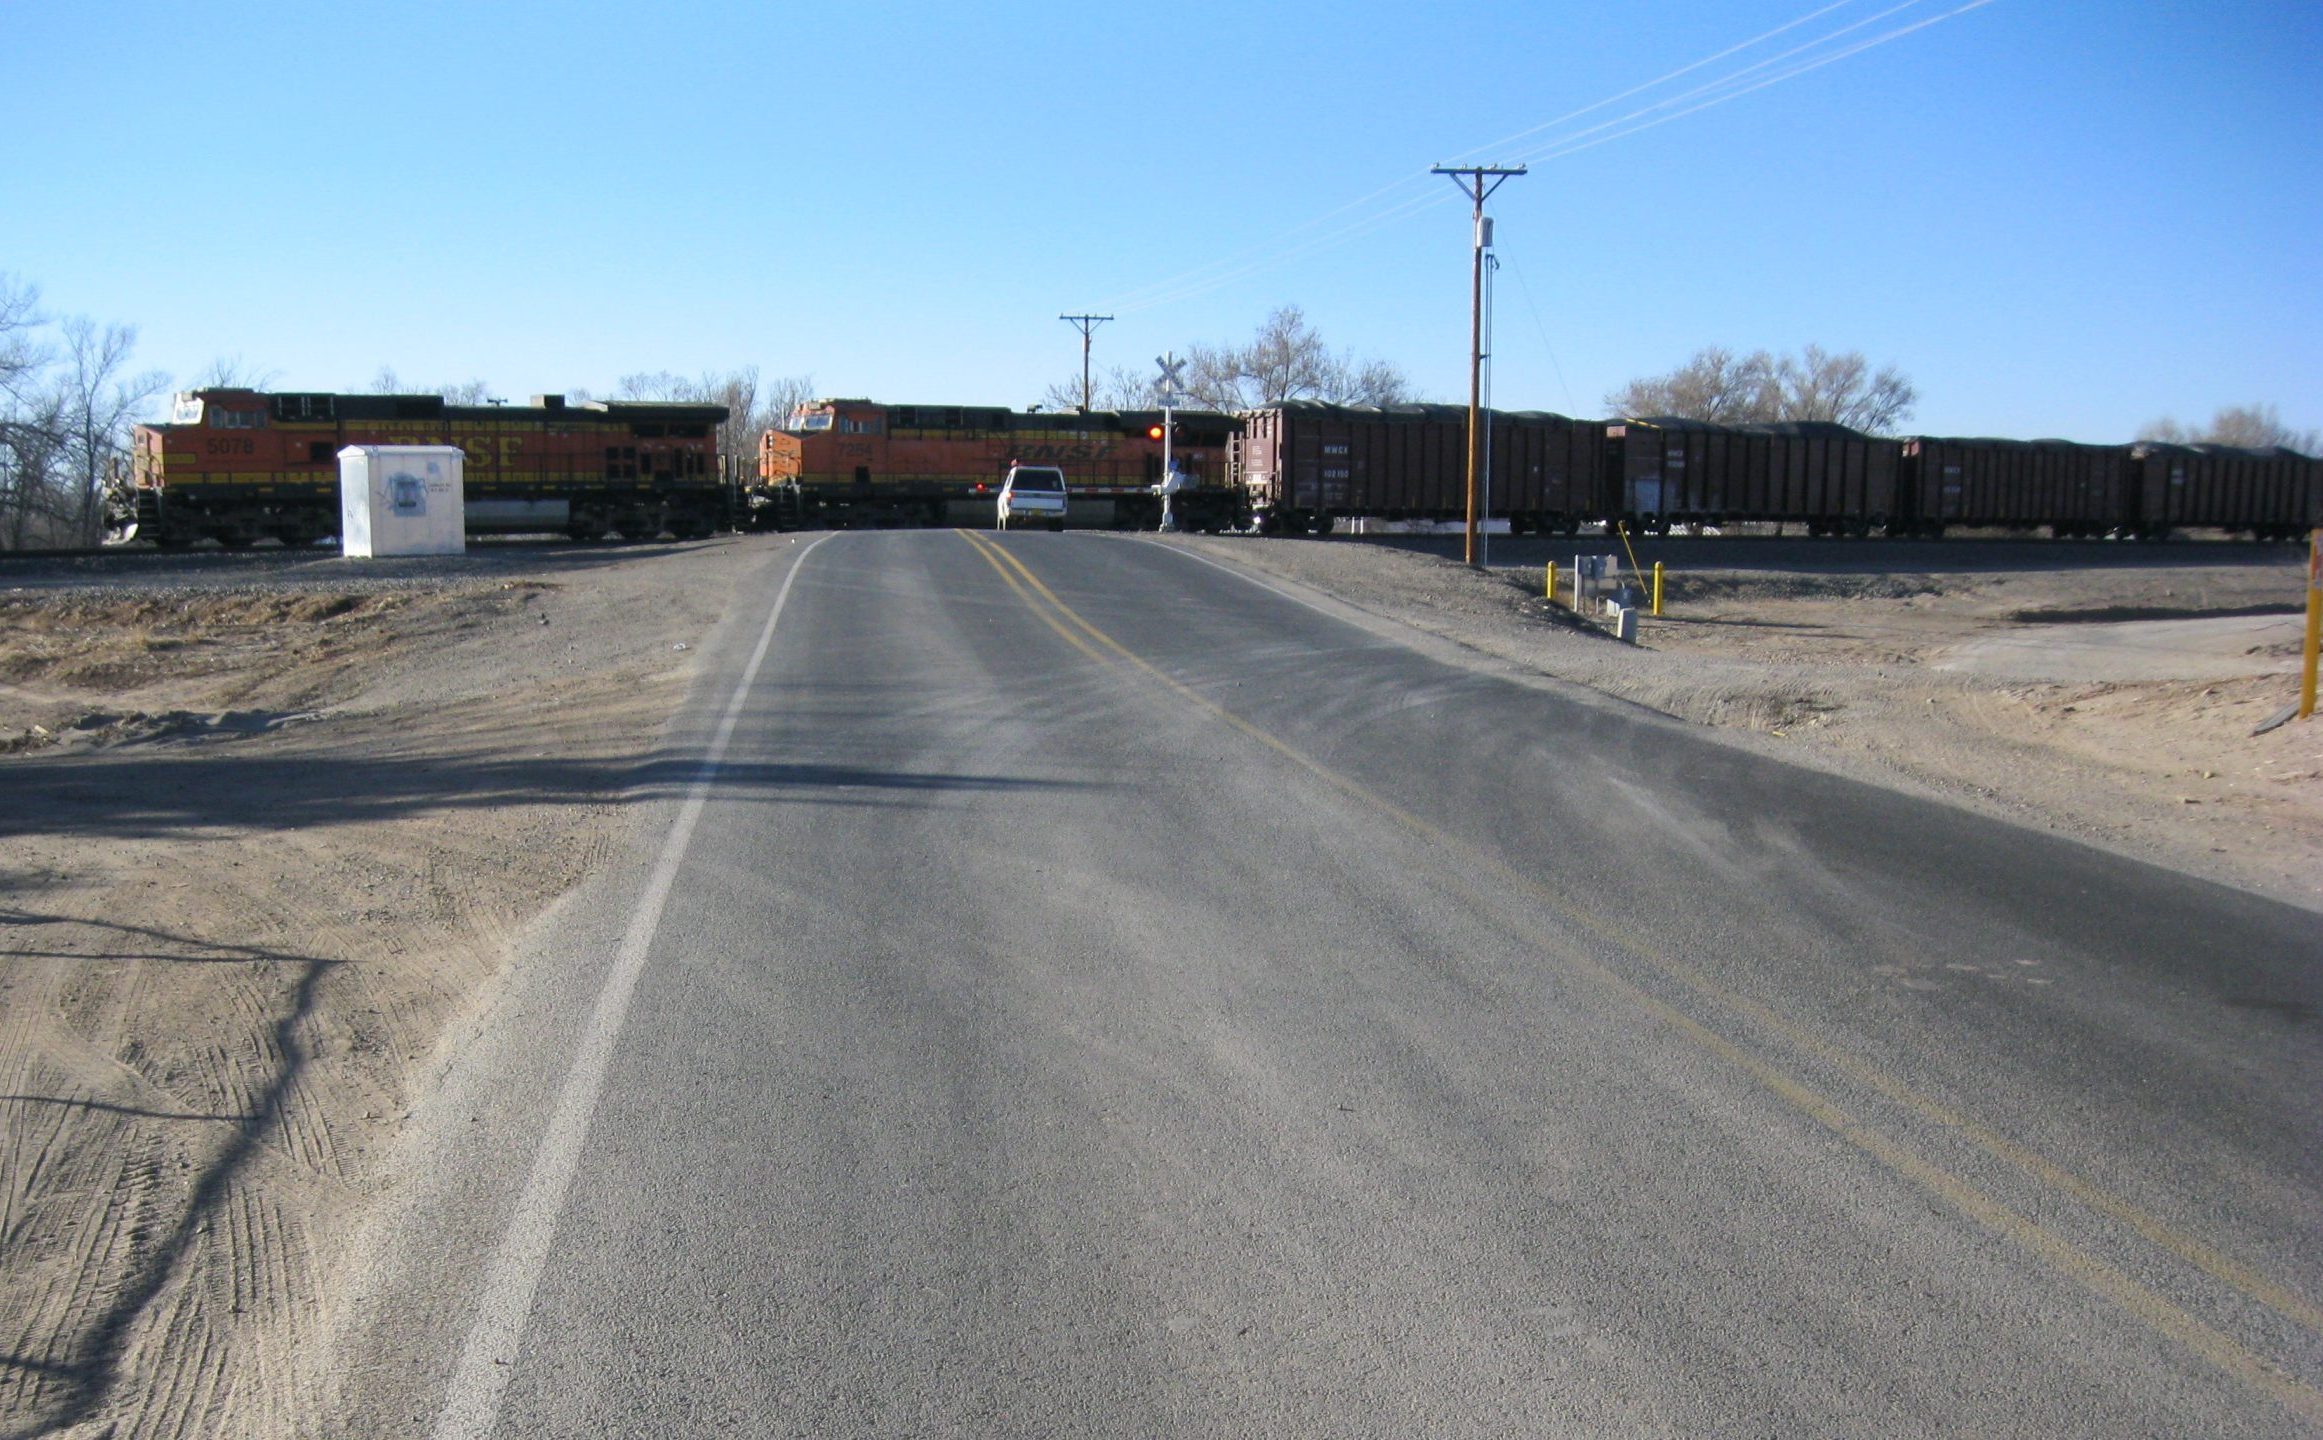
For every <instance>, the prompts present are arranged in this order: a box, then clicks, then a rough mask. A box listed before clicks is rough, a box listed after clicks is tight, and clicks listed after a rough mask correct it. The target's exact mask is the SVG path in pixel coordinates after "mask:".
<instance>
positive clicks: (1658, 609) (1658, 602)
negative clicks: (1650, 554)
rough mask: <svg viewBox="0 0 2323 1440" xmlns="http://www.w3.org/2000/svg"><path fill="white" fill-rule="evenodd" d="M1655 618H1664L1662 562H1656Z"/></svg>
mask: <svg viewBox="0 0 2323 1440" xmlns="http://www.w3.org/2000/svg"><path fill="white" fill-rule="evenodd" d="M1654 618H1655V619H1656V620H1659V619H1661V618H1662V562H1661V561H1659V560H1656V561H1655V562H1654Z"/></svg>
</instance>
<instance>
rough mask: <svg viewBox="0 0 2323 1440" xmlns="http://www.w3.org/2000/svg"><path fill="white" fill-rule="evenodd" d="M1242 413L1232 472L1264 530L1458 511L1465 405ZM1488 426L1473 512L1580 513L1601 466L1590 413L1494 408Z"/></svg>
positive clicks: (1310, 404) (1441, 517)
mask: <svg viewBox="0 0 2323 1440" xmlns="http://www.w3.org/2000/svg"><path fill="white" fill-rule="evenodd" d="M1241 420H1242V427H1243V433H1242V444H1241V449H1240V451H1239V453H1238V456H1237V463H1236V470H1237V477H1238V480H1239V483H1240V484H1241V485H1242V487H1243V488H1244V490H1245V491H1246V492H1247V494H1248V499H1249V505H1250V510H1251V515H1252V517H1253V519H1255V520H1256V521H1258V523H1259V525H1260V527H1261V528H1263V529H1266V530H1270V531H1281V532H1287V533H1291V534H1300V533H1306V532H1310V531H1319V532H1323V533H1328V531H1329V529H1330V525H1331V522H1332V520H1333V519H1334V518H1335V517H1338V516H1356V515H1360V516H1369V517H1375V518H1378V519H1382V520H1421V521H1446V520H1462V519H1465V518H1466V516H1467V513H1468V411H1467V409H1466V407H1464V406H1458V405H1391V406H1374V405H1328V404H1324V403H1321V402H1319V401H1287V402H1285V403H1283V404H1280V405H1275V406H1271V407H1268V408H1266V409H1262V410H1252V411H1246V412H1244V413H1243V415H1242V417H1241ZM1488 433H1489V444H1487V443H1486V442H1485V441H1484V440H1483V439H1481V438H1480V440H1479V444H1478V451H1479V454H1478V471H1479V480H1478V487H1477V489H1478V511H1479V514H1481V515H1484V516H1487V517H1490V518H1496V519H1505V520H1507V521H1508V523H1509V528H1510V529H1511V530H1513V531H1516V532H1518V533H1520V534H1521V533H1524V532H1527V531H1534V530H1541V531H1551V530H1555V531H1565V532H1570V531H1571V530H1572V529H1573V528H1574V527H1575V526H1577V525H1578V524H1579V523H1580V522H1581V521H1582V520H1583V519H1585V518H1587V517H1588V515H1589V513H1590V510H1591V508H1592V506H1593V505H1594V503H1595V500H1596V496H1597V491H1598V488H1599V475H1600V469H1601V466H1602V464H1603V437H1602V434H1601V432H1600V430H1599V427H1598V426H1597V425H1596V423H1595V422H1593V421H1586V420H1572V419H1568V418H1567V417H1565V416H1563V415H1555V414H1551V413H1549V412H1547V411H1539V410H1527V411H1508V410H1499V411H1494V412H1492V413H1491V421H1490V425H1489V427H1488ZM1487 452H1488V453H1487Z"/></svg>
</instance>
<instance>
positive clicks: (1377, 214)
mask: <svg viewBox="0 0 2323 1440" xmlns="http://www.w3.org/2000/svg"><path fill="white" fill-rule="evenodd" d="M1852 3H1854V0H1834V3H1830V4H1825V5H1821V6H1818V7H1816V8H1815V9H1813V10H1810V11H1808V12H1806V13H1805V14H1803V15H1800V16H1798V17H1797V18H1796V19H1793V20H1789V21H1786V22H1784V23H1783V24H1781V25H1777V26H1775V27H1774V28H1773V29H1770V30H1766V31H1763V32H1761V33H1760V34H1758V35H1755V36H1752V37H1751V38H1750V39H1748V40H1744V41H1741V42H1739V43H1737V44H1734V45H1729V46H1727V47H1726V48H1725V49H1723V50H1719V51H1717V52H1715V53H1713V54H1711V55H1707V56H1704V57H1703V58H1702V59H1699V60H1695V61H1691V62H1689V63H1687V64H1685V65H1681V66H1679V67H1677V68H1676V69H1674V70H1671V71H1669V72H1667V73H1666V74H1664V75H1661V76H1660V77H1658V78H1656V79H1653V80H1649V81H1647V82H1645V83H1644V84H1642V85H1635V86H1632V87H1630V88H1629V89H1627V90H1623V91H1621V92H1619V93H1617V94H1615V95H1611V96H1608V97H1606V98H1605V99H1603V100H1599V101H1597V102H1595V103H1593V104H1590V105H1586V106H1583V107H1582V108H1580V109H1578V110H1573V111H1569V112H1567V113H1566V114H1564V115H1561V116H1558V117H1557V118H1556V119H1554V120H1549V121H1544V122H1543V123H1541V124H1539V125H1535V126H1532V127H1531V128H1529V129H1526V130H1521V131H1518V132H1517V133H1516V135H1514V136H1511V137H1509V138H1510V139H1511V140H1515V139H1522V138H1525V137H1528V136H1533V135H1539V134H1542V133H1544V132H1547V131H1551V130H1554V129H1556V128H1557V127H1559V126H1562V125H1566V124H1569V123H1570V122H1571V121H1573V120H1575V119H1578V118H1580V117H1582V116H1584V115H1589V114H1593V113H1595V112H1596V111H1599V110H1602V109H1604V108H1606V107H1607V106H1609V105H1613V104H1617V103H1619V102H1620V101H1622V100H1624V99H1627V98H1630V97H1632V96H1635V95H1639V94H1642V93H1644V92H1646V91H1649V90H1653V89H1655V88H1657V87H1659V86H1662V85H1665V84H1668V83H1669V82H1670V81H1672V80H1674V79H1677V78H1678V77H1680V76H1683V75H1687V74H1691V73H1693V72H1694V71H1697V70H1700V69H1702V68H1704V67H1705V66H1709V65H1713V64H1716V63H1717V62H1718V61H1720V60H1723V59H1727V58H1729V57H1731V56H1734V55H1736V54H1739V53H1741V52H1742V51H1744V50H1748V49H1750V48H1752V47H1753V46H1757V45H1761V44H1764V43H1766V42H1767V41H1768V40H1771V39H1773V38H1774V37H1776V36H1779V35H1782V34H1785V33H1787V32H1789V31H1792V30H1795V29H1797V28H1798V27H1799V26H1801V25H1805V24H1808V23H1811V22H1812V21H1814V20H1817V19H1820V18H1822V17H1823V16H1825V15H1828V14H1830V13H1831V12H1833V11H1835V10H1838V9H1841V8H1843V7H1844V6H1846V5H1848V4H1852ZM1922 3H1925V0H1904V3H1902V4H1898V5H1893V6H1890V7H1889V8H1887V9H1885V10H1882V11H1879V12H1877V13H1876V14H1873V15H1870V16H1868V17H1866V18H1864V19H1861V20H1857V21H1853V22H1851V23H1849V24H1847V25H1843V26H1841V27H1839V28H1838V29H1836V30H1831V31H1827V32H1825V33H1823V34H1822V35H1820V36H1818V37H1817V38H1815V39H1813V40H1810V41H1808V42H1806V43H1805V44H1802V45H1797V46H1794V47H1792V48H1791V49H1789V50H1786V51H1784V52H1782V53H1781V54H1779V55H1775V56H1771V57H1768V58H1767V59H1764V60H1759V61H1755V62H1753V63H1751V64H1749V65H1745V66H1742V67H1740V68H1739V69H1735V70H1731V71H1728V72H1726V73H1725V74H1723V75H1721V76H1720V77H1718V78H1716V79H1713V80H1711V81H1708V82H1706V83H1704V84H1701V85H1697V86H1695V87H1694V88H1692V89H1690V90H1687V91H1684V92H1682V93H1680V94H1678V95H1675V96H1670V97H1667V98H1665V99H1662V100H1658V101H1655V102H1653V103H1651V104H1648V105H1644V106H1641V107H1639V108H1638V109H1636V110H1632V111H1630V112H1628V113H1627V114H1624V115H1620V116H1616V117H1615V118H1613V119H1611V120H1607V121H1602V122H1600V123H1598V124H1596V125H1593V126H1589V127H1587V128H1585V129H1582V130H1579V131H1575V132H1572V133H1569V134H1566V135H1563V136H1561V137H1558V138H1556V139H1552V140H1548V141H1546V142H1543V143H1542V144H1541V145H1540V146H1539V147H1538V148H1537V149H1536V150H1534V151H1533V152H1531V153H1529V154H1526V155H1524V156H1523V157H1522V158H1524V159H1525V160H1527V161H1534V162H1539V161H1547V160H1555V159H1562V158H1563V157H1565V156H1567V155H1573V154H1578V153H1579V152H1581V151H1583V150H1588V149H1593V148H1595V147H1596V146H1598V145H1603V144H1609V143H1611V142H1612V141H1614V140H1618V139H1622V138H1624V137H1626V136H1629V135H1634V134H1636V133H1638V132H1639V131H1641V130H1648V129H1652V128H1653V127H1654V126H1656V125H1663V124H1667V123H1669V122H1670V121H1672V120H1677V119H1681V118H1683V117H1685V116H1687V115H1693V114H1697V113H1699V112H1701V111H1703V110H1707V109H1710V108H1711V107H1713V106H1716V105H1723V104H1725V103H1727V102H1728V101H1730V100H1738V99H1741V98H1742V97H1744V96H1746V95H1751V94H1755V93H1756V92H1758V91H1760V90H1764V89H1767V88H1768V87H1770V86H1773V85H1777V84H1780V83H1781V82H1783V81H1785V80H1791V79H1795V78H1797V77H1798V76H1801V75H1804V74H1807V73H1809V72H1810V71H1813V70H1818V69H1821V68H1822V67H1823V66H1825V65H1830V64H1834V63H1836V62H1837V61H1840V60H1844V59H1847V58H1848V57H1850V56H1853V55H1858V54H1861V53H1862V52H1864V51H1866V50H1869V49H1872V48H1873V47H1875V46H1878V45H1884V44H1887V43H1888V42H1890V41H1892V40H1897V39H1900V38H1902V37H1903V36H1905V35H1909V34H1913V33H1915V32H1917V31H1920V30H1925V29H1927V28H1928V27H1929V26H1931V25H1936V24H1940V23H1942V22H1943V21H1946V20H1950V19H1953V18H1955V17H1957V16H1960V15H1964V14H1966V13H1968V12H1969V11H1971V10H1976V9H1980V8H1982V7H1983V6H1985V5H1988V4H1991V3H1992V0H1970V3H1968V4H1965V5H1961V6H1958V7H1957V8H1955V9H1952V10H1948V11H1945V12H1944V13H1942V14H1940V15H1935V16H1931V17H1929V18H1927V19H1924V20H1920V21H1916V22H1913V23H1911V24H1908V25H1902V26H1898V27H1896V28H1895V29H1892V30H1889V31H1885V32H1883V33H1881V34H1879V35H1876V36H1873V37H1871V38H1870V39H1867V40H1863V41H1860V42H1857V43H1855V44H1852V45H1848V46H1844V47H1842V48H1841V49H1839V50H1837V51H1833V52H1831V53H1828V54H1824V55H1819V56H1815V58H1812V59H1809V60H1806V61H1804V62H1802V63H1800V64H1797V65H1794V66H1792V67H1790V68H1789V69H1786V70H1780V71H1777V72H1776V73H1775V74H1772V75H1769V76H1766V77H1765V78H1763V79H1761V80H1759V81H1757V82H1756V83H1752V84H1748V85H1740V86H1739V88H1737V85H1738V82H1740V81H1742V80H1743V79H1745V78H1747V77H1748V76H1751V75H1754V74H1757V73H1759V72H1761V71H1764V70H1766V69H1767V68H1768V67H1770V66H1777V65H1781V64H1782V63H1783V62H1784V61H1786V60H1792V59H1797V58H1798V57H1800V56H1803V55H1808V54H1810V53H1811V52H1814V51H1817V50H1821V49H1824V48H1825V47H1827V46H1828V45H1830V43H1831V42H1832V41H1833V40H1836V39H1838V38H1839V37H1840V36H1843V35H1847V34H1849V33H1851V32H1854V31H1857V30H1860V29H1862V28H1863V27H1865V26H1867V25H1875V24H1877V23H1879V21H1881V20H1883V19H1886V18H1888V17H1890V16H1893V15H1896V14H1898V13H1900V12H1902V11H1904V10H1907V9H1910V8H1912V7H1913V6H1914V5H1918V4H1922ZM1697 96H1706V97H1708V98H1705V99H1703V100H1702V101H1701V103H1699V104H1696V105H1691V106H1686V107H1685V108H1683V109H1679V110H1675V111H1671V112H1670V113H1668V114H1664V115H1660V116H1658V117H1656V118H1652V119H1648V118H1646V117H1648V116H1654V115H1655V112H1656V111H1661V110H1667V109H1668V108H1669V107H1670V106H1672V105H1680V104H1683V102H1684V101H1686V100H1688V99H1692V98H1694V97H1697ZM1631 121H1642V122H1643V123H1640V124H1630V123H1629V122H1631ZM1624 126H1627V128H1622V127H1624ZM1590 136H1595V137H1596V138H1594V139H1591V138H1587V137H1590ZM1500 143H1506V142H1500ZM1466 153H1467V154H1470V155H1473V154H1476V153H1478V152H1477V151H1469V152H1466ZM1430 173H1433V172H1418V173H1415V174H1409V175H1405V176H1402V177H1400V178H1398V179H1396V180H1394V181H1391V182H1390V183H1388V184H1387V185H1384V186H1381V187H1380V188H1379V189H1377V190H1374V191H1372V192H1371V193H1370V194H1368V195H1365V196H1362V197H1361V198H1359V199H1356V200H1351V201H1349V202H1347V203H1346V204H1344V205H1340V206H1338V207H1336V208H1334V209H1332V210H1328V211H1326V212H1324V213H1323V214H1321V215H1318V216H1315V217H1313V218H1312V219H1309V220H1305V221H1301V222H1299V223H1297V224H1295V225H1292V226H1290V227H1288V228H1287V229H1285V230H1283V231H1280V232H1278V233H1277V234H1276V235H1274V236H1273V237H1270V238H1269V239H1266V240H1262V241H1260V242H1258V243H1256V244H1254V245H1250V246H1246V247H1244V248H1243V249H1241V250H1238V251H1235V252H1233V253H1232V254H1229V255H1226V256H1222V257H1220V258H1219V259H1217V260H1213V261H1209V262H1206V263H1205V264H1203V265H1199V266H1196V267H1194V268H1193V269H1191V270H1187V271H1183V272H1181V273H1179V274H1177V275H1173V276H1169V277H1166V278H1164V279H1162V280H1159V281H1154V282H1151V283H1149V284H1147V285H1144V286H1141V287H1139V288H1137V289H1134V290H1131V291H1128V292H1126V293H1125V294H1124V295H1123V296H1122V297H1121V298H1120V299H1119V300H1118V301H1116V303H1115V306H1114V308H1115V309H1116V310H1120V311H1123V312H1136V311H1144V310H1151V309H1155V308H1157V307H1159V306H1163V305H1170V304H1176V303H1178V302H1181V301H1185V300H1191V299H1194V298H1197V297H1199V296H1202V295H1206V294H1209V293H1210V292H1212V291H1214V290H1218V289H1221V288H1223V287H1225V286H1227V285H1230V284H1232V283H1234V282H1235V281H1237V280H1241V279H1244V278H1246V277H1248V276H1250V275H1254V274H1258V273H1261V272H1263V271H1266V270H1269V269H1273V268H1275V267H1277V266H1280V265H1283V264H1286V263H1288V262H1289V261H1292V260H1295V259H1298V258H1300V257H1302V256H1305V255H1309V254H1313V253H1315V252H1316V251H1320V250H1326V249H1330V248H1332V247H1334V246H1337V245H1341V244H1344V243H1346V242H1348V241H1350V240H1354V239H1359V238H1361V237H1363V236H1365V235H1369V234H1372V233H1373V232H1375V231H1378V230H1381V229H1384V228H1385V227H1387V226H1389V225H1392V224H1395V223H1396V222H1398V221H1400V220H1404V219H1407V218H1409V217H1410V216H1412V215H1416V214H1418V213H1419V212H1420V211H1422V210H1425V209H1430V208H1432V207H1434V206H1437V205H1440V204H1443V203H1446V202H1447V201H1448V200H1449V199H1450V197H1449V196H1446V195H1444V194H1443V193H1442V192H1440V191H1438V192H1435V193H1433V194H1411V195H1406V196H1405V197H1404V198H1402V199H1398V200H1393V201H1391V202H1390V203H1388V204H1386V205H1385V206H1384V207H1380V206H1378V202H1380V201H1382V200H1385V199H1387V197H1389V196H1392V195H1395V194H1396V193H1397V192H1399V191H1405V190H1409V189H1410V188H1411V187H1412V186H1413V185H1414V183H1415V182H1416V181H1419V180H1424V179H1425V178H1427V175H1428V174H1430ZM1366 210H1368V213H1354V212H1363V211H1366ZM1340 217H1349V218H1346V219H1344V220H1343V221H1342V222H1341V223H1340V224H1338V225H1336V226H1332V227H1331V228H1328V229H1323V230H1321V231H1320V233H1314V234H1306V233H1305V232H1310V231H1315V230H1317V227H1320V226H1327V225H1329V223H1330V222H1331V221H1333V220H1335V219H1340ZM1302 235H1303V236H1304V238H1300V237H1302Z"/></svg>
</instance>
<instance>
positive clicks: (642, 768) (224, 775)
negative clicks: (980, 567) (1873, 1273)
mask: <svg viewBox="0 0 2323 1440" xmlns="http://www.w3.org/2000/svg"><path fill="white" fill-rule="evenodd" d="M704 775H705V768H704V765H703V762H702V761H701V759H700V757H699V756H696V755H682V754H677V753H674V752H667V751H653V752H649V753H647V754H644V755H640V756H637V757H635V758H632V759H626V760H624V759H615V760H576V759H568V758H560V757H556V756H534V757H526V758H520V759H502V758H477V759H461V758H457V757H455V758H449V759H447V758H444V757H440V756H431V757H425V758H399V757H390V758H365V757H362V756H347V755H328V756H324V755H317V754H315V753H313V752H311V751H302V752H301V753H298V754H295V755H293V754H264V753H249V754H233V753H225V747H223V746H218V747H189V748H186V749H178V750H115V751H107V752H102V753H93V754H74V755H40V756H31V757H27V758H24V759H20V760H16V761H11V762H7V763H6V764H5V766H4V768H0V776H4V777H5V784H6V791H7V800H8V803H7V804H6V805H5V806H0V839H6V838H7V837H9V836H13V835H78V836H97V837H105V838H111V839H144V838H153V837H159V836H167V835H172V834H176V833H179V832H182V831H186V830H192V829H197V828H201V829H249V830H257V831H272V830H288V829H296V828H299V827H301V826H305V825H312V824H318V823H325V822H329V823H349V822H352V823H367V822H376V821H381V820H391V819H394V818H396V817H398V816H402V815H409V814H420V813H441V812H445V811H459V810H489V809H494V808H497V807H500V806H506V805H523V804H550V805H579V804H592V805H601V804H605V803H608V802H619V803H636V802H641V801H650V800H655V799H662V798H667V797H671V796H677V795H682V794H684V793H685V792H686V791H687V790H689V789H691V788H692V787H693V786H694V785H695V784H696V783H697V782H699V781H701V780H702V779H703V778H704ZM709 783H710V786H711V789H712V792H713V793H714V794H715V795H717V796H719V797H720V798H743V799H751V800H764V801H767V802H769V803H794V804H816V805H840V806H858V807H860V806H879V805H911V804H927V803H932V797H935V796H939V795H943V794H950V793H963V792H993V791H1001V792H1006V791H1026V792H1033V791H1051V790H1066V791H1070V790H1091V789H1104V788H1109V784H1108V782H1098V781H1081V780H1060V779H1042V778H1035V777H1031V776H1017V775H969V774H957V773H949V772H941V771H912V770H882V769H876V768H872V767H867V766H855V765H830V764H803V763H782V762H768V761H739V762H728V763H724V764H721V765H719V766H718V767H717V768H716V770H715V771H714V772H709ZM7 888H9V886H8V885H7V882H6V881H5V880H4V879H0V890H4V889H7Z"/></svg>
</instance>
